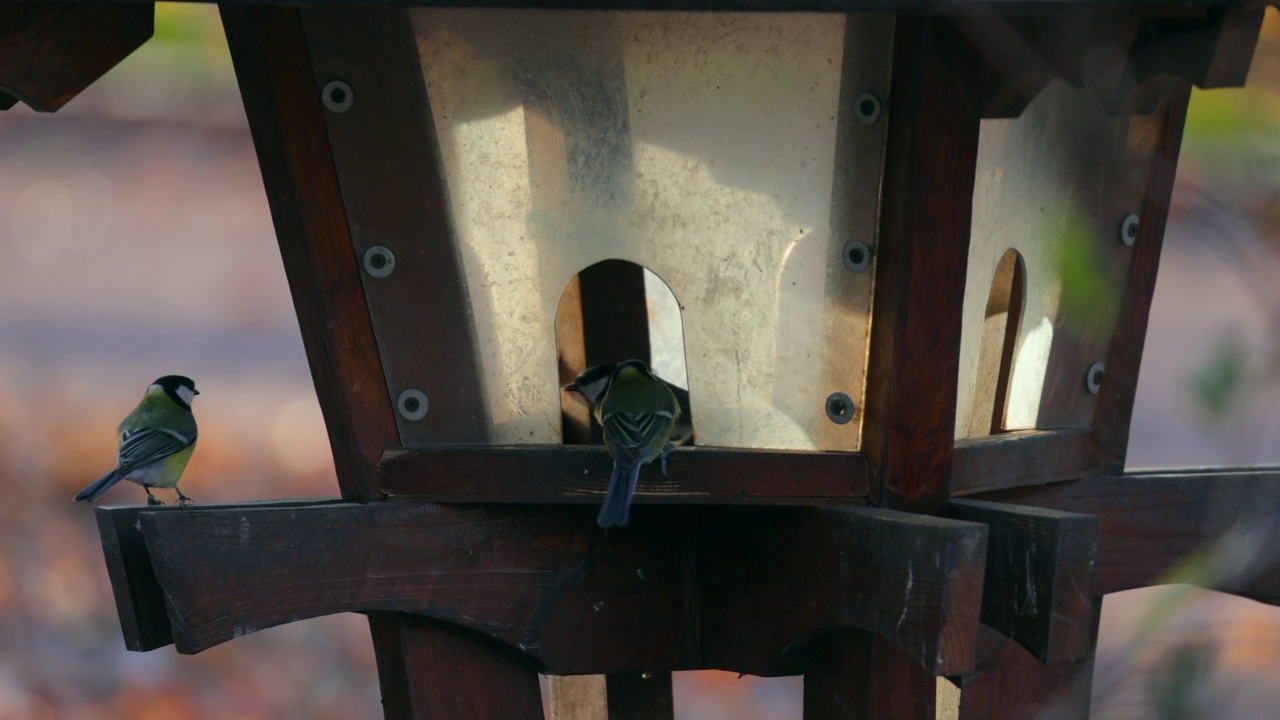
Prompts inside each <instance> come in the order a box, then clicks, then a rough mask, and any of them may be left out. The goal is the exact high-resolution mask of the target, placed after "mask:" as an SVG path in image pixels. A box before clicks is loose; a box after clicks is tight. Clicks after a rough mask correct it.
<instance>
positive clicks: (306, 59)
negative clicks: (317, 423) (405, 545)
mask: <svg viewBox="0 0 1280 720" xmlns="http://www.w3.org/2000/svg"><path fill="white" fill-rule="evenodd" d="M222 23H223V26H224V28H225V29H226V33H227V44H228V45H229V46H230V48H231V59H232V62H233V63H234V64H235V69H236V80H237V81H238V82H239V83H240V95H241V97H242V98H243V100H244V106H245V113H246V114H247V115H248V118H249V129H250V131H251V132H252V133H253V144H254V147H255V148H256V149H257V152H258V163H259V165H260V166H261V168H262V181H263V184H264V185H265V186H266V191H267V202H268V204H269V205H270V206H271V218H272V220H273V221H274V223H275V228H276V239H277V241H278V242H279V245H280V254H281V256H282V257H283V259H284V268H285V274H286V275H287V276H288V279H289V289H290V291H291V292H292V293H293V305H294V310H295V311H296V312H297V314H298V325H299V326H300V328H301V330H302V341H303V344H304V345H306V348H307V361H308V363H309V364H310V366H311V377H312V380H313V381H314V382H315V386H316V394H317V396H318V397H319V400H320V409H321V411H322V412H323V413H324V419H325V426H326V427H327V428H328V431H329V444H330V446H331V447H332V450H333V458H334V464H335V466H336V468H337V473H338V484H339V485H340V486H341V488H342V496H343V498H344V499H346V500H350V501H361V502H364V501H368V500H370V499H372V498H373V487H374V470H375V466H376V465H377V462H378V458H379V457H381V455H382V451H383V449H384V448H387V447H394V446H397V445H399V444H400V437H399V434H398V432H397V430H396V423H395V414H394V413H395V411H394V408H393V407H392V405H391V398H390V396H389V394H388V393H387V382H386V377H385V375H384V374H383V371H382V361H381V358H380V357H379V356H378V345H377V342H376V339H375V336H374V332H373V324H372V322H371V320H370V317H369V306H368V303H367V302H366V300H365V293H364V287H363V285H362V284H361V281H360V267H359V263H358V262H357V259H356V256H355V252H354V250H353V247H352V243H351V230H350V226H349V224H348V222H347V216H346V212H345V211H344V209H343V198H342V189H341V187H340V185H339V182H338V174H337V170H336V168H335V167H334V162H333V153H332V150H331V148H330V145H329V135H328V130H327V128H326V125H325V118H324V109H323V107H322V106H321V103H320V95H319V93H318V92H316V86H315V73H314V70H313V68H312V66H311V59H310V56H309V55H308V52H307V43H306V38H305V37H304V34H303V29H302V21H301V18H300V17H299V11H298V10H297V8H291V7H278V8H276V7H272V8H249V7H239V6H234V5H228V4H224V5H222Z"/></svg>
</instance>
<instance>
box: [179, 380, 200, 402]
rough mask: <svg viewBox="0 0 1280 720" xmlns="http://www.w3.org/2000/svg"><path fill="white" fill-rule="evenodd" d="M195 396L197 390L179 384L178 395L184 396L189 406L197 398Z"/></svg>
mask: <svg viewBox="0 0 1280 720" xmlns="http://www.w3.org/2000/svg"><path fill="white" fill-rule="evenodd" d="M195 396H196V393H195V391H194V390H192V389H191V388H189V387H187V386H186V385H179V386H178V397H180V398H182V402H184V403H186V404H187V407H190V406H191V401H192V400H193V399H194V398H195Z"/></svg>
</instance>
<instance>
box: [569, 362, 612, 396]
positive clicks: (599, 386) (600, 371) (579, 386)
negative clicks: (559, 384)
mask: <svg viewBox="0 0 1280 720" xmlns="http://www.w3.org/2000/svg"><path fill="white" fill-rule="evenodd" d="M616 367H618V366H617V365H615V364H613V363H609V364H607V365H595V366H593V367H589V368H587V369H586V370H583V371H582V374H581V375H579V376H578V377H576V378H574V380H573V382H571V383H569V384H568V385H565V386H564V389H565V390H573V391H574V392H576V393H578V394H580V395H582V397H584V398H586V399H587V402H589V403H591V404H592V405H595V404H596V403H598V402H600V398H602V397H604V392H605V390H608V389H609V381H610V380H612V379H613V371H614V368H616Z"/></svg>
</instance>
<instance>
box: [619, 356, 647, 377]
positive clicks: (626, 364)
mask: <svg viewBox="0 0 1280 720" xmlns="http://www.w3.org/2000/svg"><path fill="white" fill-rule="evenodd" d="M624 370H634V371H636V372H642V373H644V374H645V375H648V376H649V377H654V374H653V371H652V370H650V369H649V364H648V363H646V362H645V361H643V360H636V359H631V360H625V361H623V362H620V363H618V365H617V367H615V368H614V369H613V377H617V376H618V373H621V372H622V371H624Z"/></svg>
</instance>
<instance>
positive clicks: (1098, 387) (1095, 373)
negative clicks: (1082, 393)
mask: <svg viewBox="0 0 1280 720" xmlns="http://www.w3.org/2000/svg"><path fill="white" fill-rule="evenodd" d="M1106 379H1107V369H1106V366H1104V365H1103V364H1102V363H1100V362H1096V363H1094V364H1092V365H1090V366H1089V370H1088V371H1087V372H1085V374H1084V386H1085V388H1086V389H1087V390H1088V391H1089V394H1090V395H1097V394H1098V393H1099V392H1101V391H1102V381H1103V380H1106Z"/></svg>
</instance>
